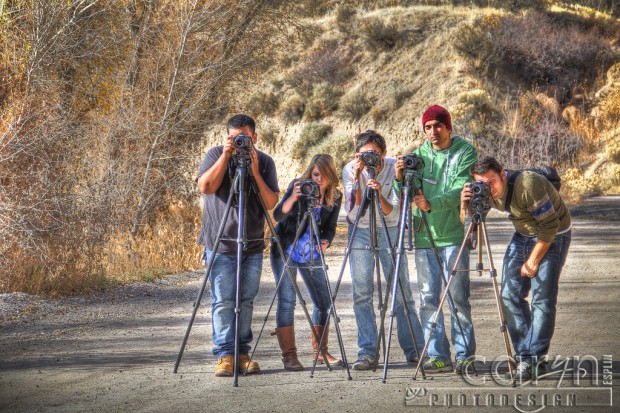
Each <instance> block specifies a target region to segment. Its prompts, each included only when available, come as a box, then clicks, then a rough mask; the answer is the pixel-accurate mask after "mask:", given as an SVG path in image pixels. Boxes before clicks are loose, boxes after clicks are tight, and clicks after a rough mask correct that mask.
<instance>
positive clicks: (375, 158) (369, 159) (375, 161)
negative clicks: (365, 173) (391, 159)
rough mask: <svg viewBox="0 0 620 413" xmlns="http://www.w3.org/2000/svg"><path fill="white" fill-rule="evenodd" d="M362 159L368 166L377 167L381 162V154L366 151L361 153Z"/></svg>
mask: <svg viewBox="0 0 620 413" xmlns="http://www.w3.org/2000/svg"><path fill="white" fill-rule="evenodd" d="M360 160H361V161H362V163H363V164H364V166H366V167H367V168H376V167H377V165H379V162H381V155H379V154H378V153H377V152H376V151H372V150H371V151H366V152H362V153H361V154H360Z"/></svg>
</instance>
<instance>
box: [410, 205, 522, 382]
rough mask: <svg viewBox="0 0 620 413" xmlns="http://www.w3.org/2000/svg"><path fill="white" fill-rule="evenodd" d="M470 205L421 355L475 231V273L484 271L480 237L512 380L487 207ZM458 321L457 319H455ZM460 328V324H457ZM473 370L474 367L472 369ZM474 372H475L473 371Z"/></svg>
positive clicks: (510, 353) (509, 351)
mask: <svg viewBox="0 0 620 413" xmlns="http://www.w3.org/2000/svg"><path fill="white" fill-rule="evenodd" d="M470 205H471V206H472V208H473V213H472V217H471V223H470V224H469V226H468V228H467V231H466V232H465V238H464V239H463V243H462V244H461V248H460V249H459V252H458V255H457V258H456V261H455V264H454V268H453V269H452V271H451V272H450V277H449V278H448V280H447V281H446V285H445V287H444V291H443V293H442V294H441V300H440V302H439V305H438V306H437V311H436V313H435V317H434V319H433V322H432V324H431V331H430V333H429V336H428V339H427V340H426V343H425V344H424V350H423V353H422V354H426V351H427V350H428V345H429V342H430V339H431V337H432V335H433V331H434V330H435V327H436V326H437V319H438V318H439V312H440V310H441V308H442V307H443V304H444V302H445V300H446V296H449V295H450V291H449V290H450V284H451V283H452V280H453V279H454V277H455V276H456V273H457V272H458V271H459V270H458V269H457V266H458V263H459V261H460V258H461V255H462V254H463V252H464V251H465V249H466V248H467V240H468V239H469V236H470V234H472V233H473V232H474V231H475V230H476V231H477V234H478V242H476V244H477V248H478V262H477V264H476V271H478V272H479V273H480V275H482V271H484V268H483V263H482V242H481V241H482V239H481V238H482V237H484V245H485V247H486V253H487V257H488V260H489V268H488V270H489V275H490V277H491V281H492V283H493V292H494V293H495V302H496V305H497V313H498V316H499V320H500V329H499V330H500V332H501V333H502V334H503V338H504V345H505V347H506V355H507V356H508V371H509V375H510V378H511V380H512V372H513V370H514V369H515V368H516V367H515V366H514V363H513V361H512V360H513V358H512V351H511V349H510V339H509V337H508V330H507V328H506V321H505V319H504V311H503V309H502V304H501V301H500V296H499V288H498V285H497V271H496V270H495V266H494V265H493V256H492V255H491V247H490V244H489V236H488V233H487V227H486V221H485V220H486V213H487V212H488V211H489V207H488V205H487V201H486V200H472V202H471V203H470ZM460 271H469V269H467V270H460ZM457 320H458V318H457ZM459 326H460V323H459ZM461 334H462V330H461ZM463 338H465V336H463ZM421 364H422V359H420V362H419V363H418V367H417V368H416V372H415V375H414V379H415V376H417V374H418V369H419V368H420V365H421ZM471 365H472V366H474V364H473V363H472V364H471ZM474 369H475V367H474ZM474 371H475V370H474Z"/></svg>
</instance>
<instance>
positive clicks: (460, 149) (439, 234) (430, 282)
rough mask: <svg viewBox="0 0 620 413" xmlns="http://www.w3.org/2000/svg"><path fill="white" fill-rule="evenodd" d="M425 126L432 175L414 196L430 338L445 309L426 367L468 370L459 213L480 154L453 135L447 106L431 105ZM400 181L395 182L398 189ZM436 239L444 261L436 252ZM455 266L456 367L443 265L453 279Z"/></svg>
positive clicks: (426, 172) (469, 339)
mask: <svg viewBox="0 0 620 413" xmlns="http://www.w3.org/2000/svg"><path fill="white" fill-rule="evenodd" d="M422 126H423V127H424V132H425V134H426V137H427V139H428V141H427V142H425V143H424V144H422V146H420V147H419V148H418V149H417V150H415V151H414V154H415V155H417V156H418V157H420V158H422V159H423V160H424V168H423V170H422V172H421V173H422V176H423V177H424V178H426V179H425V180H423V181H422V180H421V181H420V183H419V188H420V189H419V190H418V193H417V194H415V196H414V199H413V202H414V203H415V206H416V207H417V208H416V209H415V213H414V224H413V228H414V229H416V232H415V261H416V269H417V274H418V284H419V288H420V322H421V323H422V327H423V328H424V333H425V336H426V338H427V339H428V337H429V334H430V331H431V324H432V320H433V318H434V315H435V312H436V311H437V310H439V311H440V313H439V319H438V320H437V326H436V327H435V330H434V332H433V334H432V336H431V339H430V341H429V347H428V351H427V355H428V359H427V360H426V362H425V363H424V369H425V370H427V371H430V372H432V371H435V372H442V371H451V370H453V369H454V371H455V372H457V373H463V371H464V370H465V369H467V368H468V366H469V365H471V363H472V358H473V357H472V356H474V355H475V351H476V341H475V338H474V327H473V324H472V321H471V306H470V304H469V272H467V270H468V268H469V255H468V254H462V255H461V259H460V260H459V262H458V263H457V262H456V260H457V257H458V252H459V249H460V246H461V244H462V243H463V238H464V236H465V234H464V229H463V224H462V223H461V220H460V217H459V209H460V193H461V189H462V188H463V185H464V184H465V183H466V182H469V181H470V180H471V178H470V176H469V167H470V166H471V165H472V164H473V163H474V162H476V160H477V159H478V155H477V153H476V149H475V148H474V147H473V146H472V145H471V144H470V143H468V142H466V141H465V140H463V139H461V138H460V137H458V136H452V119H451V117H450V113H449V112H448V111H447V110H446V109H445V108H443V107H441V106H439V105H433V106H431V107H429V108H428V109H427V110H426V112H424V115H423V116H422ZM395 170H396V174H395V175H396V180H397V181H402V178H403V175H404V170H405V165H404V162H403V160H399V161H398V162H397V163H396V165H395ZM431 182H432V183H431ZM399 183H400V182H397V183H396V184H395V185H396V186H397V187H398V188H400V185H399ZM417 184H418V182H417V181H416V185H417ZM422 214H426V218H427V222H428V224H429V227H430V232H431V233H432V239H430V238H429V236H428V231H426V229H425V228H422V227H421V224H422V222H421V220H422ZM433 242H434V244H435V246H436V247H437V252H438V254H439V256H440V258H441V263H439V262H438V260H437V257H436V255H435V252H434V251H433V248H432V247H433ZM453 268H457V270H459V271H458V272H457V273H456V276H455V278H454V279H453V280H452V283H451V285H450V295H451V296H452V299H453V302H454V307H455V309H456V311H455V312H454V313H453V314H452V317H451V321H452V322H451V329H452V334H451V337H452V344H453V345H454V350H455V353H456V357H455V361H456V365H455V366H454V367H453V365H452V358H451V356H450V343H449V342H448V338H447V336H446V331H445V327H444V323H443V313H442V312H441V309H438V307H439V301H440V297H441V293H442V289H443V286H442V269H443V274H444V275H445V276H446V278H447V276H448V274H450V272H451V271H452V269H453ZM456 317H458V320H459V321H460V324H461V327H462V331H461V328H460V327H459V325H458V322H457V319H456Z"/></svg>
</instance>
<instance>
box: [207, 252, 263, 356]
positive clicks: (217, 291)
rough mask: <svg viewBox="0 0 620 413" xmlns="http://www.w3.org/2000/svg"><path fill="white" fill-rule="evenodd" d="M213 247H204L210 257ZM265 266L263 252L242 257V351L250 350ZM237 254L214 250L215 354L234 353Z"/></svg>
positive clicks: (212, 294) (211, 278)
mask: <svg viewBox="0 0 620 413" xmlns="http://www.w3.org/2000/svg"><path fill="white" fill-rule="evenodd" d="M211 254H212V251H209V250H205V253H204V256H203V257H204V259H205V260H207V262H208V261H209V259H210V257H211ZM262 267H263V253H262V252H261V253H259V254H253V255H249V256H244V257H243V262H242V264H241V302H240V306H241V312H240V313H239V354H248V353H249V351H250V342H252V312H253V310H254V298H255V297H256V294H257V293H258V287H259V284H260V275H261V270H262ZM236 278H237V256H236V255H226V254H217V253H216V254H215V260H214V261H213V267H212V268H211V272H210V273H209V282H210V283H211V318H212V324H213V343H214V344H215V347H213V350H212V351H213V355H214V356H215V357H222V356H230V355H234V354H235V295H236V288H237V287H236V286H237V280H236Z"/></svg>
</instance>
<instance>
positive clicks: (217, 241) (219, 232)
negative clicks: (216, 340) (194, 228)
mask: <svg viewBox="0 0 620 413" xmlns="http://www.w3.org/2000/svg"><path fill="white" fill-rule="evenodd" d="M233 196H234V191H230V194H229V195H228V200H227V201H226V209H225V210H224V211H225V212H224V217H223V219H222V222H221V223H220V226H219V228H218V230H217V237H215V241H214V243H213V253H212V254H211V256H210V257H209V263H208V264H207V269H206V270H205V275H204V277H203V278H202V283H201V285H200V290H199V291H198V297H197V298H196V301H194V309H193V310H192V315H191V317H190V319H189V324H188V326H187V330H186V331H185V336H184V337H183V342H182V343H181V349H180V350H179V355H178V356H177V360H176V362H175V364H174V370H172V372H173V373H176V372H177V371H178V369H179V364H180V363H181V358H182V357H183V352H184V351H185V346H186V345H187V340H188V339H189V333H190V331H191V330H192V326H193V325H194V320H195V319H196V313H197V312H198V307H200V301H201V300H202V296H203V294H204V292H205V288H206V286H207V281H208V280H209V273H211V268H213V262H214V261H215V253H216V252H217V249H218V247H219V245H220V240H221V238H222V234H223V233H224V226H225V224H226V220H227V219H228V215H229V213H230V208H231V205H232V200H233Z"/></svg>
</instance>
